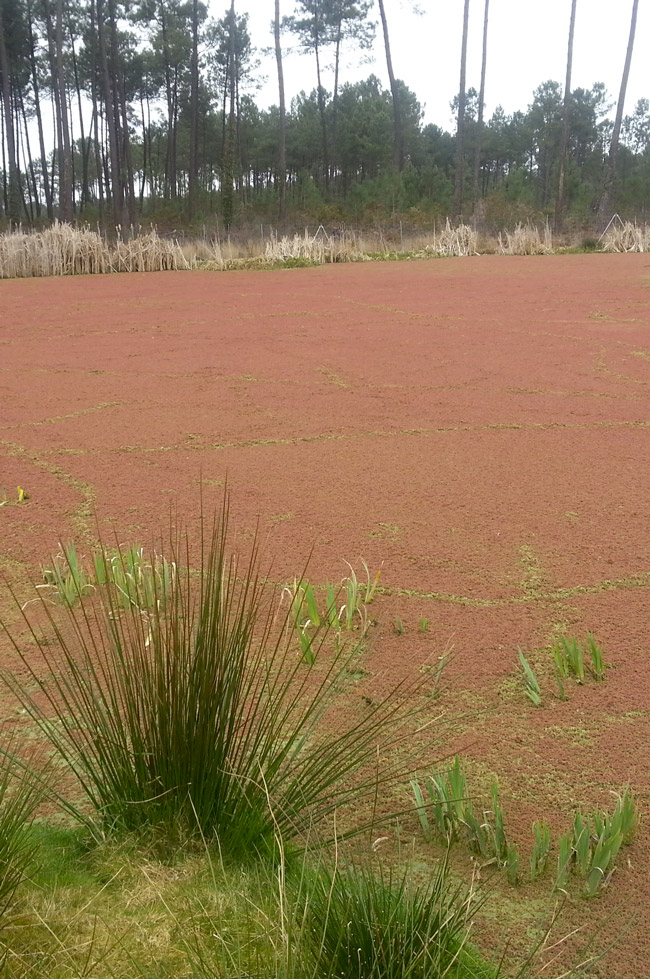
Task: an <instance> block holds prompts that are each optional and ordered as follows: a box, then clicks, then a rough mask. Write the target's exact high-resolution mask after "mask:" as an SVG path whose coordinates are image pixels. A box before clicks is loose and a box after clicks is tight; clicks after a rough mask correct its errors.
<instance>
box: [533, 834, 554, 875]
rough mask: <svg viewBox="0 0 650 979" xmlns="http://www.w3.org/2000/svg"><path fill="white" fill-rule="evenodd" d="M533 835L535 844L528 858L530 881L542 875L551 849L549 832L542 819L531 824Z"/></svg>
mask: <svg viewBox="0 0 650 979" xmlns="http://www.w3.org/2000/svg"><path fill="white" fill-rule="evenodd" d="M533 835H534V837H535V842H534V844H533V852H532V854H531V858H530V876H531V878H532V880H535V879H536V878H537V877H539V876H540V874H543V873H544V870H545V869H546V864H547V862H548V854H549V850H550V848H551V831H550V829H549V828H548V826H547V825H546V822H545V821H544V820H543V819H541V820H536V821H535V822H534V823H533Z"/></svg>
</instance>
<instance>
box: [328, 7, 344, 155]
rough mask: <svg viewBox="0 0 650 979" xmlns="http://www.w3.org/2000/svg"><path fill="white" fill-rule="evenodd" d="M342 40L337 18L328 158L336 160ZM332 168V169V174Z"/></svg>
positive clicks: (341, 25) (340, 25)
mask: <svg viewBox="0 0 650 979" xmlns="http://www.w3.org/2000/svg"><path fill="white" fill-rule="evenodd" d="M342 40H343V20H342V18H341V17H339V21H338V24H337V25H336V47H335V52H334V92H333V94H332V135H331V139H330V156H331V157H333V158H334V159H336V139H337V126H338V109H339V71H340V67H341V43H342ZM333 171H334V166H333V167H332V173H333Z"/></svg>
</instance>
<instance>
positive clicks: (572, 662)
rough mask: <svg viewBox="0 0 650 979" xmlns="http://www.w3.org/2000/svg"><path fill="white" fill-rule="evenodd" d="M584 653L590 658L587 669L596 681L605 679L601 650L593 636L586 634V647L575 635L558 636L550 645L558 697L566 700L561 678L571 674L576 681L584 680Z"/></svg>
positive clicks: (582, 681) (581, 681)
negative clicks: (589, 664) (558, 692)
mask: <svg viewBox="0 0 650 979" xmlns="http://www.w3.org/2000/svg"><path fill="white" fill-rule="evenodd" d="M585 654H586V655H588V656H589V658H590V659H591V666H590V667H589V670H590V672H591V674H592V676H593V678H594V680H596V681H601V680H604V679H605V664H604V662H603V652H602V649H601V648H600V646H599V644H598V643H597V642H596V640H595V639H594V637H593V636H592V635H591V633H589V634H588V635H587V644H586V647H584V646H583V644H582V642H581V641H580V640H579V639H577V638H576V637H575V636H560V638H559V639H556V640H555V642H553V644H552V646H551V656H552V657H553V666H554V669H555V676H556V679H557V682H558V687H559V689H560V699H561V700H566V695H565V692H564V683H563V680H564V679H566V678H567V677H570V676H573V677H575V679H576V680H577V682H578V683H580V684H582V683H584V681H585Z"/></svg>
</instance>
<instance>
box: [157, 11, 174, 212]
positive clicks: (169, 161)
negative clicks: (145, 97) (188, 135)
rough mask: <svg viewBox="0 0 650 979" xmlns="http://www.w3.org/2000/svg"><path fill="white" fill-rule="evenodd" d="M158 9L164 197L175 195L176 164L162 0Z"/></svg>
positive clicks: (169, 67)
mask: <svg viewBox="0 0 650 979" xmlns="http://www.w3.org/2000/svg"><path fill="white" fill-rule="evenodd" d="M158 6H159V10H160V34H161V37H162V42H163V43H162V49H163V50H162V53H163V62H164V70H165V94H166V96H167V156H166V158H165V189H164V196H165V197H176V165H175V161H174V139H175V134H174V117H175V114H176V113H175V110H174V98H173V93H172V75H171V58H170V54H169V41H168V37H167V20H166V17H165V4H164V3H163V0H160V3H159V5H158Z"/></svg>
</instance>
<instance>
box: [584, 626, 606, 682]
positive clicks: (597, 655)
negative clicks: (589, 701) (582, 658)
mask: <svg viewBox="0 0 650 979" xmlns="http://www.w3.org/2000/svg"><path fill="white" fill-rule="evenodd" d="M587 651H588V653H589V655H590V656H591V673H592V675H593V678H594V680H596V681H601V680H604V679H605V664H604V663H603V651H602V649H601V648H600V646H599V645H598V643H597V642H596V640H595V639H594V637H593V636H592V635H591V633H589V634H588V636H587Z"/></svg>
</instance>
